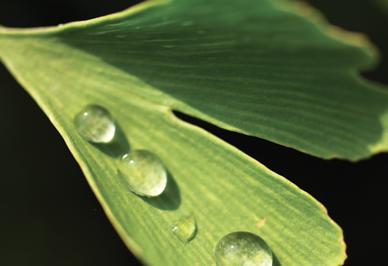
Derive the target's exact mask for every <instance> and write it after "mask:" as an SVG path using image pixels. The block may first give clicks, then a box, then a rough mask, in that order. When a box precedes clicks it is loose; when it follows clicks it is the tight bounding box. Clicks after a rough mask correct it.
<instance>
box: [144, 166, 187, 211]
mask: <svg viewBox="0 0 388 266" xmlns="http://www.w3.org/2000/svg"><path fill="white" fill-rule="evenodd" d="M142 199H143V200H144V201H145V202H147V203H148V204H150V205H152V206H153V207H155V208H158V209H162V210H169V211H172V210H176V209H178V208H179V206H180V205H181V193H180V190H179V187H178V184H177V183H176V181H175V179H174V177H173V176H172V174H171V173H170V172H169V171H167V186H166V189H165V190H164V192H163V193H162V194H161V195H160V196H158V197H154V198H145V197H143V198H142Z"/></svg>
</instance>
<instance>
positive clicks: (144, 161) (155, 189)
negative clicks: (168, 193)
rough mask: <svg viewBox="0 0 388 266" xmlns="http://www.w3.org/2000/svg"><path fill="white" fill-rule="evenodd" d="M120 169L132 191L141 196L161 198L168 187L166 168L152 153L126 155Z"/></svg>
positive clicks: (140, 152)
mask: <svg viewBox="0 0 388 266" xmlns="http://www.w3.org/2000/svg"><path fill="white" fill-rule="evenodd" d="M118 168H119V172H120V174H121V175H122V176H123V177H124V178H125V180H126V181H127V183H128V185H129V188H130V189H131V191H132V192H134V193H136V194H138V195H140V196H146V197H156V196H159V195H160V194H162V193H163V191H164V190H165V188H166V186H167V171H166V168H165V167H164V165H163V163H162V162H161V161H160V159H159V158H158V156H156V155H155V154H154V153H152V152H150V151H147V150H134V151H132V152H130V153H129V154H125V155H124V156H123V157H122V158H121V160H120V163H119V166H118Z"/></svg>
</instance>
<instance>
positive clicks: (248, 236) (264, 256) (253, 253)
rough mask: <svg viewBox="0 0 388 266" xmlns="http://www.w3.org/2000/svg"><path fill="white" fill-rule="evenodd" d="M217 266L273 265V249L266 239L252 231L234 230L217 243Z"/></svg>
mask: <svg viewBox="0 0 388 266" xmlns="http://www.w3.org/2000/svg"><path fill="white" fill-rule="evenodd" d="M215 256H216V264H217V266H272V260H273V259H272V251H271V249H270V248H269V247H268V245H267V243H265V241H264V240H263V239H262V238H261V237H259V236H257V235H255V234H252V233H248V232H234V233H230V234H228V235H226V236H224V237H223V238H222V239H221V240H220V241H219V242H218V244H217V247H216V251H215Z"/></svg>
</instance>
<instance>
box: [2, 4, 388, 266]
mask: <svg viewBox="0 0 388 266" xmlns="http://www.w3.org/2000/svg"><path fill="white" fill-rule="evenodd" d="M275 3H276V4H275ZM303 10H304V11H303V12H304V13H308V12H310V18H308V17H307V16H306V15H303V16H302V15H301V11H300V9H298V8H296V6H294V5H291V4H285V3H283V1H274V0H273V1H270V0H260V1H251V0H242V1H231V0H230V1H226V0H223V1H221V0H213V1H205V0H196V1H190V0H175V1H148V2H146V3H143V4H141V5H138V6H136V7H134V8H132V9H129V10H127V11H124V12H122V13H118V14H114V15H110V16H106V17H103V18H98V19H94V20H90V21H86V22H77V23H71V24H67V25H62V26H58V27H56V28H47V29H46V28H44V29H34V30H16V29H6V28H0V58H1V60H2V61H3V62H4V63H5V64H6V66H7V67H8V68H9V69H10V70H11V72H12V73H13V74H14V75H15V77H16V78H17V79H18V80H19V81H20V82H21V84H22V85H23V86H24V87H25V88H26V89H27V90H28V91H29V93H30V94H31V95H32V96H33V97H34V99H35V100H36V101H37V102H38V104H39V105H40V106H41V107H42V109H43V110H44V111H45V113H46V114H47V115H48V117H49V118H50V120H51V121H52V123H53V124H54V125H55V126H56V128H57V129H58V130H59V132H60V133H61V135H62V136H63V137H64V139H65V141H66V143H67V145H68V146H69V147H70V150H71V151H72V153H73V154H74V156H75V158H76V160H77V161H78V163H79V164H80V165H81V168H82V170H83V171H84V173H85V175H86V177H87V179H88V181H89V183H90V185H91V187H92V189H93V190H94V192H95V194H96V195H97V197H98V199H99V201H100V202H101V204H102V206H103V208H104V210H105V212H106V214H107V215H108V217H109V219H110V220H111V221H112V223H113V225H114V226H115V228H116V229H117V231H118V232H119V234H120V236H121V237H122V239H123V240H124V242H125V243H126V244H127V245H128V247H130V248H131V250H132V251H133V252H134V253H135V254H136V255H137V256H138V257H140V258H141V259H142V260H144V261H145V262H147V263H148V264H151V265H213V264H214V256H213V251H214V247H215V245H216V243H217V241H218V240H219V239H220V238H221V237H222V236H224V235H225V234H227V233H230V232H233V231H250V232H253V233H256V234H258V235H260V236H261V237H263V238H264V239H265V240H266V241H267V242H268V244H269V246H270V247H271V248H272V249H273V251H274V254H275V255H276V257H277V260H278V261H277V264H281V265H287V266H288V265H291V266H292V265H339V264H342V263H343V261H344V259H345V254H344V249H345V247H344V244H343V236H342V232H341V230H340V228H339V227H338V226H336V225H335V224H334V222H333V221H332V220H330V218H329V217H328V216H327V214H326V212H325V210H324V209H323V207H322V206H321V205H320V204H319V203H317V202H316V201H315V200H313V199H312V198H311V197H310V196H309V195H307V194H306V193H305V192H303V191H301V190H300V189H298V188H297V187H295V186H294V185H292V184H291V183H289V182H288V181H287V180H285V179H284V178H283V177H280V176H278V175H276V174H275V173H273V172H272V171H270V170H268V169H267V168H265V167H264V166H263V165H261V164H260V163H258V162H256V161H255V160H253V159H251V158H250V157H248V156H246V155H245V154H243V153H241V152H240V151H238V150H237V149H235V148H233V147H231V146H230V145H228V144H227V143H225V142H223V141H221V140H219V139H217V138H216V137H214V136H212V135H211V134H209V133H208V132H206V131H204V130H202V129H199V128H197V127H195V126H192V125H189V124H187V123H185V122H182V121H181V120H179V119H177V118H176V117H175V116H174V115H173V113H172V110H179V111H181V112H184V113H187V114H190V115H193V116H196V117H198V118H201V119H204V120H206V121H209V122H211V123H214V124H216V125H218V126H221V127H224V128H226V129H230V130H235V131H238V132H242V133H245V134H250V135H255V136H258V137H261V138H265V139H267V140H270V141H274V142H277V143H280V144H282V145H285V146H289V147H292V148H295V149H298V150H301V151H304V152H307V153H310V154H313V155H316V156H320V157H323V158H331V157H341V158H347V159H352V160H356V159H360V158H364V157H367V156H370V155H371V154H373V153H375V152H378V151H385V150H387V148H388V133H387V132H388V131H387V127H388V113H387V107H388V94H387V92H386V91H384V90H383V89H379V88H378V85H374V84H372V83H370V82H366V81H364V80H363V79H361V78H360V77H359V75H358V71H359V70H360V69H366V68H367V67H370V66H372V65H373V64H374V62H375V55H374V53H375V52H374V50H373V48H370V46H369V44H368V43H367V42H366V41H365V40H364V39H363V38H362V37H359V36H356V35H350V34H347V33H343V32H341V31H339V30H333V29H332V28H330V29H328V28H325V26H323V25H324V24H322V22H321V20H320V19H319V18H318V16H317V15H316V14H314V12H313V14H311V11H309V10H308V9H306V8H304V9H303ZM90 103H93V104H99V105H101V106H104V107H105V108H107V109H108V110H109V111H110V112H111V113H112V114H113V116H114V118H115V119H116V121H117V122H118V125H119V127H120V128H119V137H118V139H117V140H116V142H115V143H113V144H112V145H108V146H97V145H91V144H90V143H87V142H86V141H84V140H83V139H82V138H81V137H80V136H79V135H78V134H77V132H76V130H75V128H74V124H73V119H74V116H75V115H76V114H77V113H78V112H79V111H80V110H81V109H82V108H83V107H84V106H85V105H87V104H90ZM138 148H140V149H148V150H150V151H153V152H154V153H156V154H157V155H158V156H159V157H160V158H161V159H162V161H163V162H164V164H165V165H166V167H167V168H168V170H169V172H170V177H169V185H168V188H167V191H166V192H165V193H164V194H163V195H162V196H161V197H158V198H155V199H143V198H140V197H138V196H136V195H134V194H132V193H130V192H129V190H128V187H127V186H126V185H125V184H123V182H122V180H121V179H120V177H119V176H118V174H117V161H118V157H119V155H120V154H122V153H124V152H127V151H128V150H129V149H138ZM312 178H313V177H312ZM339 178H340V177H339ZM187 215H192V216H194V217H195V221H196V223H197V224H198V232H197V235H196V237H195V238H194V239H193V240H192V241H191V242H190V243H188V244H184V243H182V242H181V241H179V240H178V239H177V237H175V236H174V235H173V234H172V232H171V226H172V225H173V224H174V223H175V222H176V221H177V219H179V218H180V217H185V216H187Z"/></svg>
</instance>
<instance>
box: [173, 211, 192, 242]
mask: <svg viewBox="0 0 388 266" xmlns="http://www.w3.org/2000/svg"><path fill="white" fill-rule="evenodd" d="M171 231H172V233H173V234H174V235H176V236H177V237H178V238H179V240H181V241H182V242H186V243H187V242H189V241H190V240H192V239H193V238H194V237H195V234H196V233H197V224H196V222H195V219H194V217H193V216H192V215H188V216H184V217H182V218H181V219H179V221H177V222H176V223H174V225H173V226H172V228H171Z"/></svg>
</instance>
